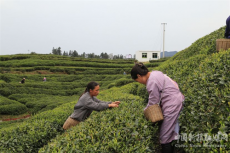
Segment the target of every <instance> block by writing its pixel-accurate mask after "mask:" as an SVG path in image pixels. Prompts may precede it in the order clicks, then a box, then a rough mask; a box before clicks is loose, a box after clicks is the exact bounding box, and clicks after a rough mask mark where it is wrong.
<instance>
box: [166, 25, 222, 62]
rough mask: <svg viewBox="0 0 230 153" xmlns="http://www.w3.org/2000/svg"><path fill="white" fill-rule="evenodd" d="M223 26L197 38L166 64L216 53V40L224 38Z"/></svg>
mask: <svg viewBox="0 0 230 153" xmlns="http://www.w3.org/2000/svg"><path fill="white" fill-rule="evenodd" d="M224 32H225V26H224V27H221V28H219V29H218V30H216V31H214V32H211V33H210V34H208V35H206V36H204V37H202V38H199V39H198V40H197V41H195V42H194V43H192V45H191V46H189V47H188V48H186V49H184V50H182V51H180V52H178V53H176V54H175V55H174V56H173V57H172V58H170V59H169V60H168V62H171V61H174V60H184V59H187V58H190V57H192V56H195V55H200V54H204V55H210V54H212V53H215V52H216V39H221V38H224Z"/></svg>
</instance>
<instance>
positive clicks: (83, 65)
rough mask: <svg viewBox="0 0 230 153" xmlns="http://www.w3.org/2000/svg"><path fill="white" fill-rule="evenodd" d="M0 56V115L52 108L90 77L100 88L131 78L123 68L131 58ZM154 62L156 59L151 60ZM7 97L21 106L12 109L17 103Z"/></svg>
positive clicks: (36, 111)
mask: <svg viewBox="0 0 230 153" xmlns="http://www.w3.org/2000/svg"><path fill="white" fill-rule="evenodd" d="M0 60H1V62H0V80H1V81H0V94H1V96H4V97H5V99H3V103H4V106H1V107H0V115H1V116H0V117H1V118H3V116H2V115H17V114H18V115H21V114H23V113H25V111H27V113H30V114H35V113H39V112H42V111H45V110H49V109H53V108H55V107H57V106H59V105H61V104H63V103H62V102H63V101H62V99H66V101H65V102H66V103H67V102H71V101H72V100H73V99H71V98H66V97H67V96H69V97H71V96H74V95H80V94H81V93H82V92H83V91H84V89H85V87H86V85H87V84H88V83H89V82H90V81H96V82H98V83H99V84H100V87H101V89H102V90H103V89H107V88H111V87H113V86H120V85H124V84H127V83H130V82H133V80H132V79H131V78H130V77H129V76H128V75H123V72H124V71H126V72H128V71H130V69H131V67H132V65H133V62H134V61H133V60H109V59H107V60H106V59H85V58H72V57H63V56H57V55H33V54H31V55H4V56H0ZM153 65H159V63H150V66H153ZM44 77H46V82H43V78H44ZM22 78H25V79H26V81H25V83H24V84H21V83H19V81H21V80H22ZM19 97H20V98H19ZM51 99H52V100H51ZM58 99H59V100H58ZM10 100H15V102H16V101H17V102H18V105H17V106H19V104H20V105H21V108H23V107H24V109H18V110H17V111H15V109H14V108H15V107H13V106H16V105H15V104H14V105H12V102H9V101H10ZM7 102H8V104H7Z"/></svg>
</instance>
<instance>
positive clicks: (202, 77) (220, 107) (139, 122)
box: [0, 27, 230, 153]
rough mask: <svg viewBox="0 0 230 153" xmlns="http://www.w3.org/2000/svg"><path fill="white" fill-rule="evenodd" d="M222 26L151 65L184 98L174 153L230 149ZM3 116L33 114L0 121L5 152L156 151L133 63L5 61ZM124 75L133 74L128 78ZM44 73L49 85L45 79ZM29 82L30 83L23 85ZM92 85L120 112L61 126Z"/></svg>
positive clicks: (48, 58) (229, 53)
mask: <svg viewBox="0 0 230 153" xmlns="http://www.w3.org/2000/svg"><path fill="white" fill-rule="evenodd" d="M224 28H225V27H222V28H220V29H218V30H216V31H214V32H212V33H210V34H209V35H207V36H204V37H202V38H200V39H198V40H197V41H195V42H194V43H193V44H192V45H191V46H189V47H188V48H186V49H184V50H182V51H180V52H178V53H177V54H176V55H175V56H173V57H172V58H170V59H168V60H166V61H164V62H162V63H160V62H152V63H149V64H146V66H147V67H148V68H149V70H152V69H154V70H160V71H162V72H164V73H166V74H167V75H168V76H170V77H171V78H172V79H174V80H175V81H176V82H178V84H179V86H180V90H181V91H182V93H183V94H184V95H185V97H186V99H185V106H184V108H183V112H182V113H181V115H180V127H181V129H180V138H179V140H178V142H177V143H176V144H175V145H176V146H177V150H180V149H182V148H183V149H184V150H185V152H191V153H199V152H202V153H203V152H205V153H206V152H212V153H219V152H220V153H228V152H230V143H229V137H230V78H229V76H230V49H229V50H226V51H225V50H221V51H220V52H216V46H215V43H216V39H220V38H223V36H224ZM0 59H1V64H0V68H1V76H0V80H1V81H0V85H1V88H0V93H1V97H0V98H1V102H0V103H1V106H0V114H1V115H18V114H23V113H26V112H29V113H30V114H32V116H31V118H30V119H26V120H24V121H17V122H16V121H14V122H8V123H5V122H1V123H0V137H1V139H0V152H3V153H8V152H33V153H34V152H40V153H45V152H66V153H67V152H68V153H69V152H76V153H77V152H106V153H107V152H119V153H120V152H159V151H160V149H161V148H160V145H159V142H158V134H157V133H158V132H157V130H158V127H157V126H153V125H152V124H151V123H150V122H148V121H146V119H145V118H144V115H143V108H144V107H145V106H146V102H147V98H148V94H147V92H146V90H145V86H143V85H141V84H138V83H136V82H133V80H131V78H130V74H129V72H130V70H131V68H132V66H133V63H134V61H131V60H99V59H80V58H69V57H62V56H54V55H13V56H0ZM124 71H126V73H128V75H123V72H124ZM44 76H46V78H47V81H46V82H43V81H42V79H43V77H44ZM23 77H25V78H26V82H25V84H20V83H19V81H20V80H21V79H22V78H23ZM89 81H97V82H99V83H100V85H101V92H100V94H99V95H98V98H99V99H102V100H105V101H115V100H120V101H121V104H120V106H119V108H114V109H108V110H106V111H102V112H96V111H94V112H93V113H92V114H91V116H90V117H89V118H88V119H87V120H86V121H84V122H81V123H80V124H79V125H78V126H76V127H73V128H71V129H69V130H67V131H65V132H64V131H63V130H62V125H63V123H64V122H65V120H66V119H67V117H68V116H69V115H70V114H71V113H72V111H73V106H74V104H75V103H76V102H77V99H78V97H79V95H80V94H81V93H82V92H83V91H84V88H85V86H86V84H87V83H88V82H89Z"/></svg>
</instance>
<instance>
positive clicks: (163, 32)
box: [161, 23, 167, 58]
mask: <svg viewBox="0 0 230 153" xmlns="http://www.w3.org/2000/svg"><path fill="white" fill-rule="evenodd" d="M161 24H163V27H164V28H163V58H164V57H165V25H166V24H167V23H161Z"/></svg>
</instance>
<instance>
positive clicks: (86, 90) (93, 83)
mask: <svg viewBox="0 0 230 153" xmlns="http://www.w3.org/2000/svg"><path fill="white" fill-rule="evenodd" d="M98 85H99V84H98V83H97V82H94V81H92V82H90V83H88V84H87V86H86V88H85V92H84V93H86V92H89V91H90V89H91V90H93V89H95V87H96V86H98ZM84 93H83V94H84ZM83 94H81V96H82V95H83ZM81 96H80V97H81ZM80 97H79V99H80Z"/></svg>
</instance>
